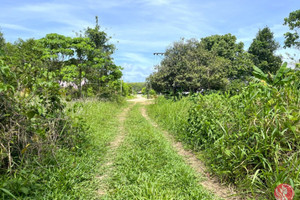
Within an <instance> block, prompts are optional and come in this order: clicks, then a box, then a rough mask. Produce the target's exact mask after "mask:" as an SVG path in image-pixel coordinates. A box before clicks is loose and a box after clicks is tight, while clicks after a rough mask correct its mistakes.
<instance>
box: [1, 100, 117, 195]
mask: <svg viewBox="0 0 300 200" xmlns="http://www.w3.org/2000/svg"><path fill="white" fill-rule="evenodd" d="M69 107H70V108H71V107H72V108H74V107H73V106H69ZM120 107H121V106H120V105H118V104H116V103H110V102H96V101H95V102H85V103H84V104H81V103H76V106H75V111H76V112H75V113H73V114H71V113H69V114H70V115H72V116H71V117H72V119H73V121H74V122H76V121H78V123H75V124H79V123H81V124H82V123H84V122H85V123H84V124H86V127H89V130H87V128H85V133H83V134H82V137H81V139H78V138H77V139H76V144H75V145H74V146H73V147H72V148H65V147H63V146H61V147H59V148H58V147H57V148H55V149H54V150H53V152H52V153H51V154H50V155H47V154H45V155H43V157H42V158H38V157H35V156H34V155H32V161H31V162H26V163H23V164H22V165H21V166H19V167H18V168H17V169H16V170H15V171H14V172H13V173H12V174H7V175H3V176H1V177H0V199H49V200H50V199H51V200H52V199H97V195H96V193H95V191H96V190H97V188H98V187H99V184H98V182H97V180H96V179H95V176H96V174H97V173H98V172H99V170H100V169H101V165H102V164H103V162H102V161H103V158H104V155H105V153H106V151H107V146H108V145H107V144H108V143H109V142H110V141H111V140H112V138H113V137H114V135H115V134H116V133H117V130H118V120H117V118H116V115H117V114H118V113H119V111H120V110H121V109H120Z"/></svg>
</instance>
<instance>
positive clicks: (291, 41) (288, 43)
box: [283, 10, 300, 49]
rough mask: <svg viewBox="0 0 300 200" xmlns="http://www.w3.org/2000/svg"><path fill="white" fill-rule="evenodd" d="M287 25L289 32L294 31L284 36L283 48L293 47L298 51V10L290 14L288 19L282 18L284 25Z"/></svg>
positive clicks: (299, 12) (299, 15) (299, 22)
mask: <svg viewBox="0 0 300 200" xmlns="http://www.w3.org/2000/svg"><path fill="white" fill-rule="evenodd" d="M283 25H288V26H289V28H290V30H291V31H294V32H293V33H291V32H287V33H285V34H284V36H285V41H284V47H285V48H286V47H295V48H297V49H300V41H299V33H298V30H299V28H300V10H296V11H294V12H291V13H290V15H289V17H287V18H284V24H283Z"/></svg>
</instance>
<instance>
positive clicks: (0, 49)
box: [0, 31, 5, 56]
mask: <svg viewBox="0 0 300 200" xmlns="http://www.w3.org/2000/svg"><path fill="white" fill-rule="evenodd" d="M4 45H5V39H4V37H3V33H2V32H1V31H0V56H1V55H2V54H3V53H4Z"/></svg>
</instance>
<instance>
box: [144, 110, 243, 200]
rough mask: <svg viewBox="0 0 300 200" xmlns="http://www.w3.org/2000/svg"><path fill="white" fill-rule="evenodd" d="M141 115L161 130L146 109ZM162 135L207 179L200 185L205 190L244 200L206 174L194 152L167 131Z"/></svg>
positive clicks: (235, 199)
mask: <svg viewBox="0 0 300 200" xmlns="http://www.w3.org/2000/svg"><path fill="white" fill-rule="evenodd" d="M141 113H142V115H143V117H145V118H146V119H147V120H148V121H149V122H150V123H151V124H152V126H154V127H156V128H159V127H158V125H157V124H156V123H155V122H153V121H152V120H151V119H150V118H149V116H148V115H147V112H146V109H145V107H142V108H141ZM162 133H163V134H164V136H165V138H166V139H167V140H168V141H169V142H170V143H171V145H172V146H173V148H174V149H175V150H176V151H177V153H178V154H179V155H180V156H182V157H183V159H184V160H185V162H186V163H187V164H188V165H189V166H191V168H192V169H194V170H195V171H196V172H197V173H199V174H202V176H204V177H206V180H204V181H201V182H200V184H201V185H202V186H203V187H204V188H206V189H207V190H209V191H211V192H212V193H214V194H215V195H216V196H218V197H221V198H223V199H226V200H242V199H243V198H242V197H240V196H238V195H237V193H236V192H235V191H234V189H233V188H230V187H226V186H224V185H221V184H220V182H219V180H218V179H217V178H215V177H210V176H209V174H208V173H206V171H207V170H206V167H205V165H204V164H203V163H202V162H201V161H200V160H199V159H198V158H197V157H196V156H195V154H193V153H192V151H188V150H185V149H184V148H183V145H182V143H181V142H178V141H176V140H175V138H174V137H173V136H172V135H170V134H169V133H168V132H167V131H162Z"/></svg>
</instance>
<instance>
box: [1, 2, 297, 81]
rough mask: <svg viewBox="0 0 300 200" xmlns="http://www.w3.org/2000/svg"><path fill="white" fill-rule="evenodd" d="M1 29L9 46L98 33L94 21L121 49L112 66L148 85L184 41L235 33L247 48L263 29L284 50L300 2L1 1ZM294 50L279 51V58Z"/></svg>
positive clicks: (124, 77)
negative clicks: (165, 55) (287, 22)
mask: <svg viewBox="0 0 300 200" xmlns="http://www.w3.org/2000/svg"><path fill="white" fill-rule="evenodd" d="M0 5H1V6H0V28H1V31H2V32H3V33H4V36H5V38H6V40H7V41H9V42H14V41H16V40H17V39H18V38H22V39H27V38H36V39H37V38H41V37H44V36H45V35H46V34H48V33H59V34H64V35H66V36H75V33H74V32H79V31H80V30H83V29H84V28H86V27H88V26H89V27H94V25H95V16H96V15H97V16H99V23H100V26H101V27H102V29H103V30H105V31H106V32H107V33H108V35H110V36H111V37H112V40H111V43H114V44H115V45H116V47H117V51H116V53H115V54H114V56H113V57H114V60H115V63H116V64H117V65H120V66H122V67H123V68H124V70H123V74H124V76H123V79H124V81H127V82H138V81H144V80H145V78H146V77H147V76H148V75H149V74H150V73H151V72H152V71H153V66H154V65H155V64H158V63H159V61H160V59H161V58H160V57H159V56H154V55H153V53H154V52H164V51H165V50H166V48H167V47H168V46H170V45H171V44H172V42H174V41H178V40H179V39H180V38H182V37H183V38H187V39H189V38H198V39H200V38H203V37H206V36H210V35H214V34H226V33H231V34H233V35H235V36H236V37H237V38H238V40H239V41H242V42H244V43H245V48H248V47H249V45H250V44H251V42H252V40H253V38H254V37H255V35H256V33H257V32H258V30H259V29H261V28H264V27H265V26H269V27H270V29H271V30H272V31H273V32H274V36H275V39H276V40H277V41H278V42H279V43H280V44H283V40H284V38H283V34H284V33H285V32H287V31H288V28H287V27H285V26H283V25H282V24H283V21H284V18H285V17H287V16H288V15H289V13H290V12H292V11H294V10H297V9H300V1H299V0H251V1H249V0H248V1H246V0H80V1H79V0H78V1H75V0H51V1H50V0H49V1H46V0H45V1H42V0H1V1H0ZM285 52H290V53H293V52H294V51H293V50H290V49H288V50H285V49H280V50H278V52H277V53H278V54H282V55H285Z"/></svg>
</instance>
